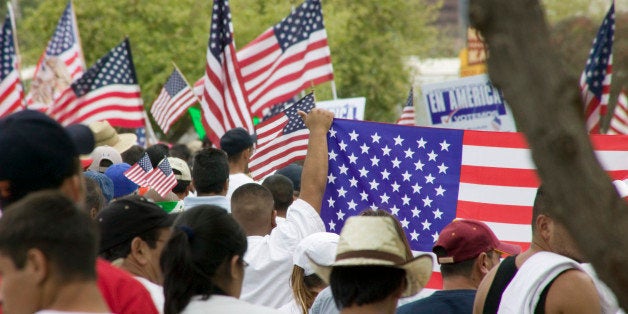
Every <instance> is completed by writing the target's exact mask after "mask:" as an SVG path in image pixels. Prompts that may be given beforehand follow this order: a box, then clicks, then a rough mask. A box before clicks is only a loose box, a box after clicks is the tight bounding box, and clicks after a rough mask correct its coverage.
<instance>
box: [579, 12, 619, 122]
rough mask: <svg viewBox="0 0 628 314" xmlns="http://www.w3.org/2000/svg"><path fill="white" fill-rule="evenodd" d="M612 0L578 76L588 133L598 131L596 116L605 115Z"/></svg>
mask: <svg viewBox="0 0 628 314" xmlns="http://www.w3.org/2000/svg"><path fill="white" fill-rule="evenodd" d="M614 34H615V2H614V1H613V3H612V4H611V7H610V9H609V10H608V12H607V13H606V17H604V21H603V22H602V25H601V26H600V29H599V30H598V32H597V36H596V37H595V39H594V40H593V47H592V48H591V51H590V52H589V58H588V59H587V64H586V66H585V68H584V71H583V72H582V75H581V76H580V92H581V96H582V101H583V103H584V115H585V121H586V125H587V130H589V133H600V119H601V118H602V117H603V116H604V115H606V107H607V105H608V98H609V94H610V89H611V78H612V75H611V74H612V68H613V39H614Z"/></svg>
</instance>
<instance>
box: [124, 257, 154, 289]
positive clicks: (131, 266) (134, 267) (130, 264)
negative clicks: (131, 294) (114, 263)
mask: <svg viewBox="0 0 628 314" xmlns="http://www.w3.org/2000/svg"><path fill="white" fill-rule="evenodd" d="M120 268H122V269H124V270H126V271H128V272H129V273H131V274H132V275H134V276H138V277H142V278H145V279H147V280H148V281H150V282H152V283H154V284H157V285H161V284H162V283H161V280H160V278H159V274H157V273H156V272H155V271H151V270H150V269H147V268H146V267H142V265H140V264H139V263H138V262H137V261H135V260H133V258H125V259H123V261H122V263H121V264H120Z"/></svg>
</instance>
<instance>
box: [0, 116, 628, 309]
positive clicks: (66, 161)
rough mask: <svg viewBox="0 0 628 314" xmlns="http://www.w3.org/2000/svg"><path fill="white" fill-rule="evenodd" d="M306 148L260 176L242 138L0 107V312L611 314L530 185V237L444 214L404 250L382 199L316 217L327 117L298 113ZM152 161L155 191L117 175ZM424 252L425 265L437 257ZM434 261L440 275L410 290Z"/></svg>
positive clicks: (249, 141)
mask: <svg viewBox="0 0 628 314" xmlns="http://www.w3.org/2000/svg"><path fill="white" fill-rule="evenodd" d="M300 116H301V118H302V119H303V120H304V122H305V124H306V126H307V127H308V129H309V131H310V136H309V142H308V149H307V155H306V158H305V160H304V162H303V163H302V164H292V165H290V166H288V167H286V168H284V169H281V170H279V171H277V172H276V173H275V174H273V175H270V176H268V177H267V178H265V179H264V180H263V181H262V182H255V181H254V180H252V179H251V178H250V177H249V176H248V174H247V172H248V161H249V159H250V157H251V155H252V154H253V152H254V148H255V140H256V139H255V136H254V135H251V134H248V133H247V132H246V130H244V129H241V128H236V129H233V130H230V131H228V132H227V133H225V135H224V136H223V137H222V138H221V141H220V147H221V149H217V148H213V147H211V145H202V144H201V143H200V142H199V143H195V144H192V145H173V146H171V147H170V146H168V145H165V144H156V145H152V146H150V147H148V148H146V149H144V148H142V147H140V146H137V145H135V142H136V138H135V135H134V134H130V133H118V131H117V130H116V129H115V128H113V127H112V126H111V125H109V123H107V122H106V121H102V122H97V123H93V124H91V125H89V126H83V125H73V126H68V127H65V128H64V127H62V126H61V125H59V124H58V123H57V122H55V121H54V120H52V119H50V118H49V117H47V116H46V115H45V114H42V113H40V112H37V111H30V110H24V111H20V112H17V113H14V114H12V115H9V116H7V117H5V118H2V119H0V152H2V153H1V154H0V208H1V209H2V216H1V218H0V280H1V288H0V298H1V308H2V311H3V312H6V313H119V314H125V313H148V314H150V313H166V314H174V313H295V314H297V313H300V314H304V313H395V312H396V313H404V314H406V313H533V312H534V313H617V312H621V310H620V309H619V308H618V306H617V303H616V301H615V299H614V297H613V295H612V293H611V292H610V290H608V288H607V287H605V286H604V284H603V283H601V282H600V281H599V280H597V278H596V276H595V273H594V271H593V270H592V268H591V267H590V266H589V265H587V264H586V263H585V262H586V261H585V260H584V257H583V256H582V255H581V254H580V253H579V250H578V248H577V247H576V245H575V244H574V242H573V240H572V239H571V236H570V235H569V233H568V232H567V231H566V229H565V228H564V226H562V225H561V224H560V223H559V222H557V221H555V220H553V219H552V217H551V216H549V215H548V214H547V208H551V207H552V206H560V204H556V203H555V202H553V201H552V200H551V199H550V198H549V197H548V195H547V194H546V193H544V192H543V188H542V187H541V188H539V189H538V192H537V195H536V200H535V203H534V207H533V219H532V221H531V226H532V242H531V245H530V248H529V249H527V250H526V251H524V252H521V248H520V247H518V246H515V245H512V244H507V243H504V242H501V241H499V240H498V239H497V237H496V236H495V234H494V233H493V231H492V230H491V229H490V228H489V227H488V226H487V225H486V224H484V223H482V222H479V221H475V220H454V221H453V222H451V223H450V224H448V225H447V226H446V227H445V228H444V229H443V230H442V231H441V232H440V236H439V238H438V240H437V241H436V242H435V244H434V247H433V252H432V253H425V252H412V251H411V250H410V247H409V245H408V241H407V238H406V235H405V234H404V232H403V228H402V227H401V224H400V222H399V221H397V219H396V218H395V216H394V215H392V214H390V213H389V211H387V210H386V209H385V208H384V209H380V210H371V209H369V210H365V211H364V212H362V213H361V214H360V215H357V216H353V217H350V218H347V221H346V223H345V225H344V227H343V229H342V230H341V232H340V235H337V234H334V233H328V232H326V230H325V226H324V224H323V221H322V220H321V217H320V211H321V204H322V201H323V195H324V192H325V186H326V183H327V171H328V169H327V168H328V154H327V132H328V130H329V129H330V127H331V124H332V121H333V114H332V113H331V112H329V111H326V110H322V109H313V110H312V111H311V112H310V113H308V114H305V113H302V112H300ZM145 155H147V156H148V158H149V159H150V164H151V166H152V167H157V165H158V164H159V163H160V162H161V161H162V160H163V159H164V158H165V159H167V160H168V162H169V164H170V165H171V167H172V172H173V173H174V175H175V177H176V180H177V184H176V186H174V187H173V188H172V190H171V191H170V192H169V193H167V194H166V195H165V196H164V195H162V194H160V193H158V192H157V191H155V190H153V189H151V188H148V187H144V186H139V185H138V184H136V183H135V182H133V181H132V180H130V179H129V178H127V176H126V175H125V172H126V171H127V170H128V169H129V168H131V167H132V165H135V164H136V163H138V162H141V160H142V158H143V156H145ZM435 264H438V265H439V266H436V265H435ZM435 269H439V272H440V275H441V276H442V282H443V287H442V290H438V291H436V292H434V293H433V294H431V295H430V296H428V297H425V298H422V299H418V300H416V301H413V302H410V303H406V304H405V305H402V306H400V307H398V304H399V299H400V298H404V297H410V296H414V295H416V294H417V293H418V292H419V291H421V290H422V289H423V288H424V287H425V286H426V284H427V283H428V281H429V279H430V276H432V274H433V272H434V270H435Z"/></svg>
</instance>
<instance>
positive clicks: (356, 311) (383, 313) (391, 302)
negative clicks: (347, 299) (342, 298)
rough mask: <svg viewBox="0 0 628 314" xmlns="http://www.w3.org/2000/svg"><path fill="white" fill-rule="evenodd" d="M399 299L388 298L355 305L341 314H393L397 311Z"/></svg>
mask: <svg viewBox="0 0 628 314" xmlns="http://www.w3.org/2000/svg"><path fill="white" fill-rule="evenodd" d="M397 300H398V299H397V298H386V299H385V300H383V301H380V302H376V303H369V304H364V305H359V306H358V305H354V306H351V307H347V308H344V309H342V311H340V313H341V314H393V313H395V311H396V309H397Z"/></svg>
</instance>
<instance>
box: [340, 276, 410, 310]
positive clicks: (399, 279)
mask: <svg viewBox="0 0 628 314" xmlns="http://www.w3.org/2000/svg"><path fill="white" fill-rule="evenodd" d="M405 280H406V271H405V270H403V269H401V268H394V267H385V266H346V267H341V266H337V267H333V268H332V270H331V275H330V277H329V285H330V286H331V292H332V294H333V295H334V301H335V302H336V307H338V308H339V309H343V308H346V307H350V306H354V305H357V306H361V305H365V304H371V303H375V302H379V301H382V300H384V299H386V298H387V297H388V296H390V295H391V294H393V293H395V292H396V291H400V289H401V288H402V286H403V284H404V282H405Z"/></svg>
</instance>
